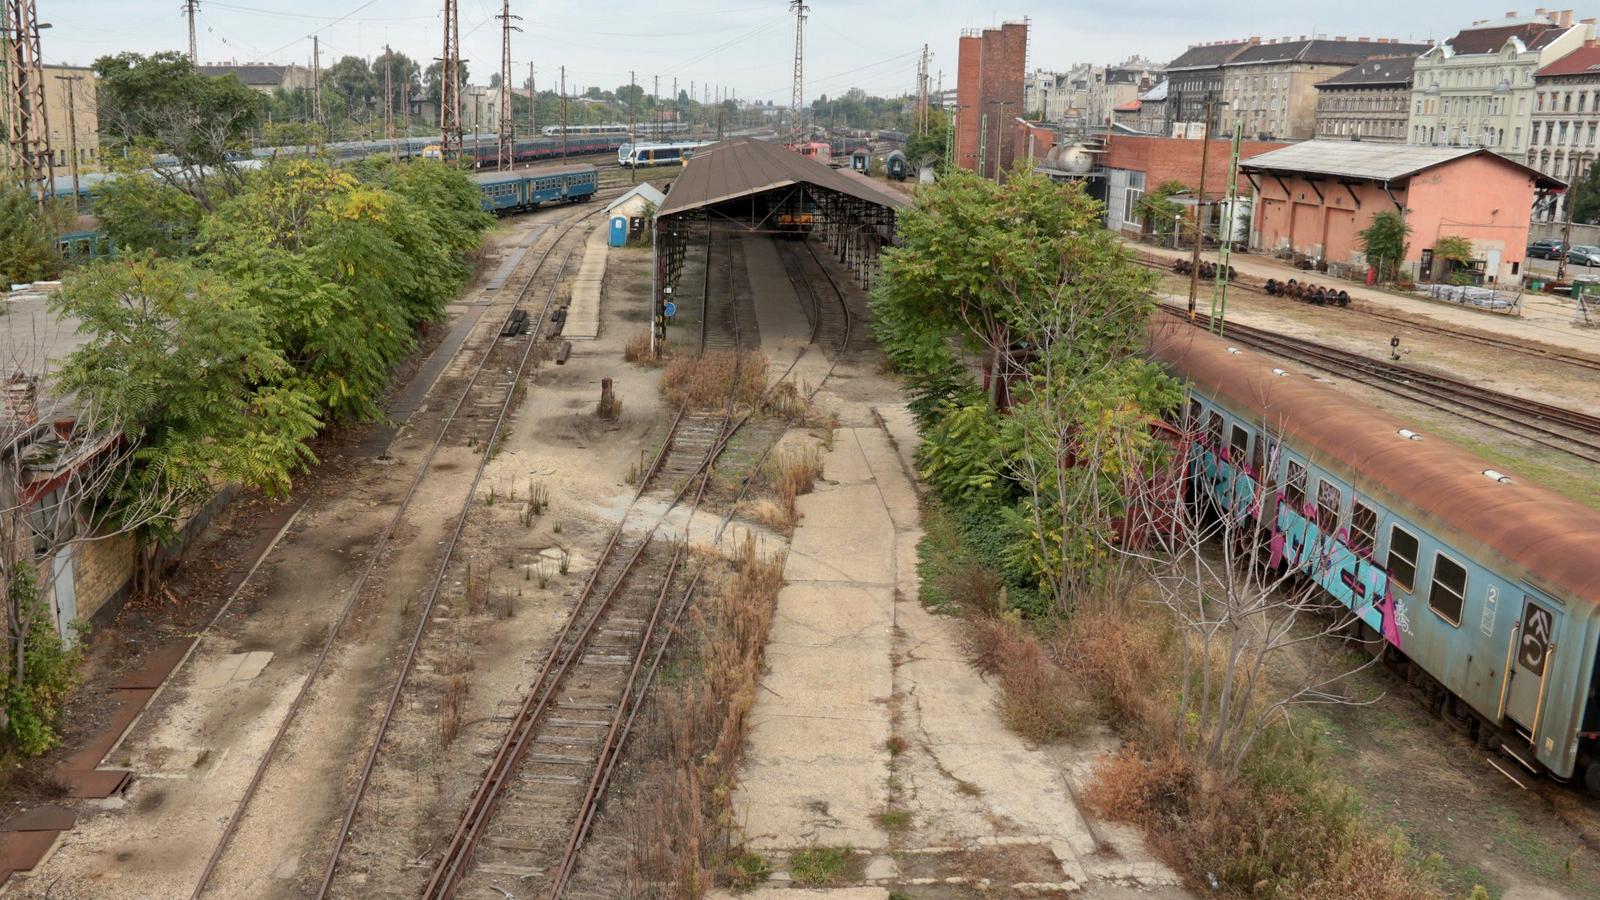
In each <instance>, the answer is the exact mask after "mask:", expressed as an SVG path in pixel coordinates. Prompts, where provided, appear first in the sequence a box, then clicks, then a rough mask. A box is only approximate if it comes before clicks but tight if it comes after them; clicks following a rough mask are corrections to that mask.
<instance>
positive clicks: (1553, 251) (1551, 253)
mask: <svg viewBox="0 0 1600 900" xmlns="http://www.w3.org/2000/svg"><path fill="white" fill-rule="evenodd" d="M1527 256H1528V258H1529V259H1560V258H1561V242H1560V241H1558V240H1553V239H1546V240H1542V241H1534V242H1533V243H1531V244H1529V245H1528V253H1527Z"/></svg>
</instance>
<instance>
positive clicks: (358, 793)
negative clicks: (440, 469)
mask: <svg viewBox="0 0 1600 900" xmlns="http://www.w3.org/2000/svg"><path fill="white" fill-rule="evenodd" d="M593 214H594V212H593V211H591V212H589V213H585V214H584V215H583V216H580V217H579V218H577V219H575V220H574V221H573V222H572V223H571V224H570V225H568V226H567V227H566V228H565V229H564V230H563V231H562V232H561V233H560V234H559V235H557V237H556V240H555V242H554V243H553V244H551V247H550V250H551V251H553V250H554V249H555V248H556V247H557V246H559V245H560V243H561V241H562V240H563V239H565V238H566V237H567V235H568V234H570V233H571V232H572V230H573V229H575V228H577V226H578V225H579V224H581V223H582V222H583V221H584V220H585V219H587V218H589V216H591V215H593ZM577 249H578V248H577V246H572V247H569V248H567V252H566V253H565V254H564V255H563V256H562V257H561V262H560V263H559V264H557V266H556V269H555V277H554V278H553V279H552V280H551V282H550V288H549V290H548V291H546V292H545V298H544V303H543V305H542V306H541V307H540V310H539V317H538V319H537V321H535V322H534V323H532V324H531V325H530V327H529V329H528V342H527V345H526V346H524V347H523V349H522V356H521V358H520V359H519V360H518V362H517V371H516V373H515V375H513V376H512V378H511V381H510V385H509V389H508V390H507V391H506V395H505V398H504V399H503V400H501V402H500V408H499V409H498V410H497V411H496V414H495V420H494V425H493V427H492V428H491V429H490V432H489V437H488V439H487V440H485V441H484V450H483V453H481V454H479V457H478V465H477V468H476V470H475V471H474V472H473V476H472V485H471V486H470V487H469V488H468V490H467V496H466V499H465V500H464V501H463V502H462V505H461V512H460V513H459V514H458V515H457V517H456V522H455V526H454V527H453V528H452V529H451V531H450V537H449V538H448V539H447V540H446V542H445V548H444V555H443V557H441V558H440V560H439V567H438V571H437V572H436V573H435V574H434V577H433V580H432V581H431V582H430V584H429V586H428V595H427V598H426V599H425V600H424V601H423V603H422V610H421V613H420V614H419V615H418V617H417V627H416V628H415V630H414V631H413V633H412V636H411V643H410V645H409V646H408V647H407V649H406V655H405V659H404V660H403V661H402V662H401V665H400V673H399V675H398V677H396V679H395V683H394V687H393V688H392V689H391V690H390V692H389V700H388V702H387V704H386V705H385V706H384V711H383V716H382V718H381V719H380V720H379V722H378V732H377V736H376V737H375V738H374V739H373V741H372V745H371V749H370V750H368V752H367V756H366V758H365V760H364V761H363V763H362V767H361V772H360V774H359V775H358V776H357V777H356V784H355V789H354V790H353V792H352V793H351V796H350V802H349V803H348V804H347V805H346V808H345V814H344V818H343V820H342V821H341V822H340V824H339V831H338V834H337V836H336V837H335V842H334V847H333V851H332V852H331V853H330V854H329V856H328V863H327V865H326V866H325V867H324V869H323V873H322V882H321V884H320V885H319V886H318V888H317V894H316V896H317V897H318V898H322V897H326V896H327V895H328V892H329V891H330V890H331V889H332V887H333V880H334V876H335V874H336V872H337V870H338V866H339V857H340V856H341V855H342V854H343V852H344V849H345V847H346V845H347V844H348V843H349V839H350V829H351V826H352V824H353V823H354V821H355V817H356V812H357V810H358V809H359V808H360V805H361V801H362V800H363V799H364V798H365V797H366V792H367V785H368V784H369V783H370V782H371V780H372V771H373V769H374V768H375V766H376V763H377V758H378V753H379V751H380V749H381V748H382V746H383V741H384V738H385V737H387V736H388V733H389V726H390V724H391V723H392V722H393V721H394V714H395V710H396V709H397V708H398V706H399V703H400V695H401V693H402V692H403V690H404V687H405V683H406V679H407V678H408V677H409V676H410V674H411V670H412V668H413V667H414V666H415V664H416V659H417V654H418V651H419V650H420V649H421V646H422V639H423V636H424V635H425V634H426V633H427V629H428V623H429V621H430V620H431V618H432V614H433V609H434V606H435V605H436V604H437V603H438V599H439V593H440V591H441V590H442V589H443V585H444V579H445V575H446V574H447V573H448V571H449V568H450V563H451V561H452V560H453V558H454V556H455V551H456V546H457V545H458V544H459V543H460V541H461V535H462V534H463V532H465V530H466V526H467V519H468V516H469V515H470V513H471V512H472V507H473V505H474V503H475V501H476V499H477V492H478V486H479V485H480V484H481V483H482V482H483V475H484V472H486V471H487V470H488V467H489V460H490V457H491V456H492V448H493V447H494V446H495V442H496V440H497V439H498V438H499V437H500V433H501V431H502V429H504V427H505V423H506V419H507V418H508V416H509V415H510V412H511V402H512V400H513V399H514V398H515V397H516V386H517V384H518V383H519V382H520V381H521V380H522V378H523V376H524V374H526V372H527V368H528V360H529V359H530V358H532V355H533V350H534V348H535V347H537V346H538V345H539V340H540V333H541V332H542V331H543V329H544V326H545V323H546V322H547V321H549V318H550V309H551V307H552V306H553V305H554V301H555V296H556V288H558V287H559V286H560V284H561V275H562V273H563V272H565V271H566V268H567V263H568V262H569V261H570V260H571V259H572V255H573V253H575V252H576V251H577ZM547 252H548V251H547ZM543 262H544V259H543V257H541V259H540V265H539V266H536V267H535V269H534V271H533V272H532V273H531V274H530V275H529V277H528V280H527V282H526V283H525V284H524V285H523V288H522V290H521V291H520V292H519V293H518V296H517V299H516V300H515V301H514V302H513V303H512V309H513V310H515V309H517V308H519V307H520V306H521V305H522V301H523V300H524V299H526V296H527V293H528V291H529V289H530V288H531V287H532V286H533V283H534V279H536V278H537V277H538V276H539V273H540V271H542V269H543ZM495 344H498V336H497V337H496V341H495ZM493 346H494V345H493V344H492V345H491V352H492V350H493ZM488 357H489V353H485V354H484V359H485V360H487V359H488ZM468 389H469V390H470V389H471V385H469V386H468ZM463 396H464V395H463ZM447 430H448V429H447ZM441 434H442V432H441Z"/></svg>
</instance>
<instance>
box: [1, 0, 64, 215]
mask: <svg viewBox="0 0 1600 900" xmlns="http://www.w3.org/2000/svg"><path fill="white" fill-rule="evenodd" d="M0 24H3V25H4V26H5V33H4V38H5V40H4V41H3V42H0V43H4V44H5V50H6V69H7V75H6V109H7V114H6V119H7V120H8V121H9V122H10V123H11V130H10V132H9V133H8V134H7V135H6V141H7V144H8V145H9V148H10V151H11V156H12V158H13V159H15V160H16V162H17V164H18V166H19V167H20V168H21V170H22V181H23V183H24V184H38V185H39V214H40V215H41V216H42V215H44V213H45V210H46V209H47V208H48V206H49V204H50V197H51V194H52V191H51V188H52V187H53V186H54V184H55V176H56V171H55V154H54V153H52V152H51V150H50V122H49V119H48V116H47V115H46V110H45V103H44V56H43V54H42V53H41V52H40V50H39V11H38V9H37V8H36V7H35V6H34V2H33V0H5V21H4V22H3V23H0Z"/></svg>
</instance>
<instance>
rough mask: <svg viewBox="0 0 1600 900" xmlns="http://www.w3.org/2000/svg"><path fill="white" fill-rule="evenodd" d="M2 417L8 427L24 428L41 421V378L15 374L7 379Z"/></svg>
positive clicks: (0, 405) (1, 408) (0, 401)
mask: <svg viewBox="0 0 1600 900" xmlns="http://www.w3.org/2000/svg"><path fill="white" fill-rule="evenodd" d="M0 417H3V418H4V420H5V424H7V425H11V426H18V427H23V428H26V427H28V426H30V425H32V424H34V423H35V422H37V421H39V376H37V375H24V374H22V373H21V372H14V373H12V375H11V377H10V378H7V379H6V383H5V397H4V399H3V400H0Z"/></svg>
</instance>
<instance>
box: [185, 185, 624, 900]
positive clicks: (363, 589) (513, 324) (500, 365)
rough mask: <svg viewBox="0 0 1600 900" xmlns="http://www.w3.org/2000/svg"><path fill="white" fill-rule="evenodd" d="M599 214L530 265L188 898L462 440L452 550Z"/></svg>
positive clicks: (198, 889) (212, 865)
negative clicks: (582, 236) (463, 466)
mask: <svg viewBox="0 0 1600 900" xmlns="http://www.w3.org/2000/svg"><path fill="white" fill-rule="evenodd" d="M597 211H598V210H597V209H592V210H590V211H588V212H585V213H582V214H579V215H575V216H573V217H572V218H571V219H570V220H569V221H567V222H565V223H564V227H563V228H562V229H561V230H560V231H559V232H558V233H557V234H556V235H555V237H554V239H553V240H551V241H550V242H549V243H548V244H547V245H546V246H545V247H544V249H543V251H542V252H541V253H540V255H539V256H538V258H537V260H536V261H535V262H534V264H533V268H532V271H531V273H530V274H529V276H528V278H527V279H526V281H525V282H524V283H523V285H522V288H521V289H520V290H519V292H518V293H517V296H516V298H515V299H514V300H513V301H512V302H511V303H510V304H509V306H508V307H507V308H506V309H505V310H504V315H503V317H502V319H501V321H500V325H499V326H498V331H497V335H496V336H495V337H494V339H493V340H492V341H491V343H490V345H489V347H488V348H487V349H486V350H485V352H483V353H482V354H481V355H479V356H478V358H477V359H476V360H475V362H474V363H473V364H472V366H471V369H470V374H469V375H467V376H466V378H465V379H464V383H463V384H462V386H461V388H460V391H459V393H458V394H457V395H456V397H455V400H454V402H453V404H452V405H451V407H450V409H449V411H448V412H447V413H446V415H445V417H444V419H443V422H442V423H441V424H440V425H439V428H438V431H437V434H436V435H435V436H434V438H433V440H432V442H431V443H429V444H428V447H427V450H426V451H425V453H424V454H423V457H422V459H421V461H420V462H419V463H418V466H417V469H416V472H415V473H414V475H413V476H412V478H411V479H410V481H409V482H408V484H407V486H406V490H405V493H404V495H403V496H402V497H401V499H400V501H399V502H398V503H397V504H396V505H395V509H394V512H393V514H392V515H391V517H390V518H389V520H388V522H387V523H386V525H385V527H384V528H383V530H382V531H381V532H380V533H379V535H378V537H377V539H376V540H375V541H374V543H373V546H372V549H371V552H370V554H369V555H368V557H367V562H366V563H365V564H364V565H363V566H362V567H361V569H360V571H359V572H358V573H357V575H356V578H355V580H354V581H353V583H352V584H351V586H350V587H349V588H348V589H347V590H346V592H345V596H344V602H343V604H342V606H341V609H340V612H339V614H338V616H337V617H336V618H335V620H334V621H333V623H332V625H331V626H330V627H329V629H328V633H327V635H326V636H325V638H324V640H323V642H322V644H321V646H320V649H319V651H318V653H317V655H316V657H315V658H314V660H313V662H312V664H311V668H310V670H309V671H308V673H307V675H306V677H305V679H304V680H303V681H302V682H301V685H300V687H299V689H298V690H297V692H296V694H295V696H294V698H293V700H292V701H291V702H290V705H289V707H288V710H287V712H286V713H285V715H284V717H283V720H282V721H281V723H280V724H279V726H278V728H277V729H276V730H275V732H274V734H273V737H272V739H271V741H270V743H269V744H268V746H267V749H266V752H265V753H264V754H263V756H262V758H261V760H260V762H259V763H258V764H257V766H256V768H255V770H254V771H253V773H252V775H251V778H250V781H249V782H248V784H247V785H246V788H245V792H244V794H243V796H242V797H241V798H240V800H239V803H238V804H237V806H236V807H235V808H234V811H233V813H232V814H231V815H230V817H229V819H228V821H227V823H226V824H225V825H224V827H223V831H222V833H221V835H220V836H219V838H218V840H217V843H216V845H215V847H214V848H213V850H212V853H211V855H210V857H209V858H208V859H207V861H206V864H205V866H204V868H203V869H202V870H201V873H200V876H199V878H198V880H197V881H196V884H195V887H194V890H193V892H192V894H191V896H192V897H194V898H199V897H202V896H204V895H205V894H206V891H207V889H208V887H209V886H210V884H211V881H212V878H213V876H214V875H215V873H216V870H217V867H218V865H219V864H220V863H221V861H222V859H223V858H224V855H225V854H226V853H227V851H228V848H229V846H230V844H231V842H232V840H233V837H234V835H235V834H236V833H237V832H238V829H239V826H240V823H241V822H242V821H243V820H244V818H245V816H246V815H247V814H248V810H249V808H250V805H251V803H252V801H253V800H254V799H255V797H256V794H257V792H258V790H259V789H260V787H261V783H262V781H263V779H264V778H265V776H266V774H267V772H268V770H269V768H270V767H271V766H272V765H273V763H274V762H275V761H276V759H277V754H278V751H279V749H280V748H281V747H282V745H283V743H284V740H285V738H286V737H287V735H288V734H289V732H290V731H291V730H292V729H293V728H294V727H295V726H296V725H297V723H298V719H299V712H300V710H301V708H302V707H303V706H304V704H305V702H306V699H307V697H308V696H309V695H310V693H311V692H312V690H313V688H314V687H315V686H316V685H317V684H318V681H319V678H320V676H321V675H322V674H323V672H324V670H325V667H326V664H327V660H328V657H329V656H330V654H331V653H332V651H333V649H334V647H335V645H336V644H337V642H338V638H339V636H340V634H341V632H342V631H343V630H344V628H345V625H346V624H347V622H348V621H349V619H350V617H351V614H352V612H353V611H354V610H355V609H356V608H357V607H358V606H359V605H360V603H361V600H362V599H363V598H364V597H365V596H367V594H368V591H367V587H368V583H369V582H370V581H371V580H372V579H373V576H374V573H375V572H376V571H377V570H378V567H379V565H380V563H381V562H382V561H383V560H384V558H385V552H386V551H387V550H388V549H389V547H390V544H391V542H392V541H393V539H394V537H395V534H396V532H397V531H398V530H399V529H400V527H401V525H402V523H403V522H404V521H405V519H406V516H407V513H408V512H410V510H411V507H412V504H413V501H414V499H415V498H416V496H417V494H418V491H419V488H420V487H421V486H422V484H423V481H424V479H425V478H426V477H427V475H428V474H429V472H430V470H431V467H432V465H433V462H434V460H435V458H436V457H437V456H438V454H439V452H440V450H441V448H443V447H445V446H447V445H454V444H456V443H462V442H464V443H466V444H467V445H468V446H475V447H480V448H482V449H481V451H480V453H479V457H480V462H479V465H478V469H477V473H476V475H475V477H474V479H473V482H472V487H473V489H472V490H471V491H469V492H468V494H467V499H466V500H465V501H464V505H463V508H462V511H461V514H460V516H459V518H458V521H457V524H456V528H455V530H454V532H453V537H452V539H451V541H452V543H451V547H452V548H453V546H454V541H455V540H456V539H457V538H459V535H460V532H461V528H462V525H463V524H464V523H465V520H466V514H467V512H468V510H469V509H470V506H471V503H472V498H473V494H474V493H475V491H476V488H477V485H478V483H479V481H480V480H481V478H482V474H483V469H484V467H485V466H486V465H487V462H488V459H489V455H490V450H491V448H492V447H493V446H494V444H495V439H496V438H497V437H498V435H499V433H500V430H501V428H502V426H503V425H504V422H505V419H506V416H507V413H508V411H509V409H510V408H511V406H512V405H513V399H514V397H515V395H516V388H517V385H518V384H519V383H520V382H521V378H522V375H523V374H524V373H525V372H526V370H527V367H528V364H529V361H530V360H531V359H532V358H533V354H534V352H535V350H536V348H537V347H538V345H539V339H540V337H541V333H542V331H543V329H544V327H545V325H546V323H547V322H548V320H549V318H550V311H551V306H552V305H553V301H554V298H555V295H556V287H557V286H558V284H559V283H560V276H561V272H562V271H563V270H564V269H565V267H566V264H567V261H568V260H569V259H570V257H571V255H572V253H573V252H574V251H575V250H576V249H577V248H578V247H580V246H582V243H581V242H573V241H568V240H567V239H568V237H569V236H570V235H571V234H572V233H573V232H574V230H575V229H577V228H578V226H579V225H580V224H581V223H583V222H584V221H585V220H587V219H589V218H590V217H591V216H593V215H594V214H595V212H597ZM564 242H565V243H566V247H565V250H564V252H562V254H561V255H560V256H559V264H558V265H557V267H556V268H555V269H554V270H553V271H552V270H547V269H546V265H547V263H548V262H549V260H550V259H551V258H552V256H554V255H555V254H556V252H557V251H558V250H561V249H562V247H563V243H564ZM546 283H548V288H547V290H545V292H544V296H543V300H542V305H541V306H540V307H539V308H538V309H536V310H534V311H533V312H532V313H531V314H530V313H529V311H528V310H526V309H523V307H522V304H523V303H524V301H525V300H527V299H528V297H529V296H530V295H533V294H535V293H536V291H535V288H536V287H542V286H544V285H545V284H546ZM509 364H514V368H510V367H509ZM508 369H509V371H510V372H511V374H510V376H509V377H505V376H506V373H507V371H508ZM495 373H498V374H500V375H501V376H502V377H501V379H500V380H495V381H492V382H490V381H487V380H486V378H485V376H486V375H490V374H495ZM484 392H487V393H488V395H489V397H490V398H491V399H490V400H488V401H485V400H484V399H483V394H484ZM474 398H476V399H474ZM469 400H472V401H473V403H472V405H471V406H469V405H468V404H469ZM485 405H489V406H492V407H493V408H494V409H495V414H494V415H492V416H490V415H485V414H484V412H483V408H484V406H485ZM448 559H449V553H448V552H446V554H445V563H442V564H441V572H442V571H443V566H444V565H445V564H447V563H448ZM439 588H440V584H439V580H438V579H436V580H435V582H434V584H433V585H432V586H431V588H430V596H429V599H428V601H427V602H426V603H425V604H424V608H423V612H422V613H421V615H420V616H419V621H418V625H417V632H418V634H419V635H420V634H421V632H422V630H423V629H424V628H425V627H426V623H427V619H428V616H427V612H428V611H430V610H431V606H432V602H433V600H434V599H436V598H437V596H438V592H439ZM415 647H416V644H415V642H414V643H413V647H412V655H410V656H408V658H407V662H406V666H407V667H409V665H410V663H411V661H412V660H413V659H414V653H415ZM403 673H404V669H403V670H402V676H401V678H402V679H403V677H404V675H403ZM396 693H398V686H397V688H396ZM393 704H394V701H393V699H392V698H391V701H390V714H392V708H393ZM367 772H368V773H370V760H369V763H368V766H367ZM363 777H365V776H363ZM359 801H360V793H359V791H358V792H357V794H356V795H355V796H354V798H353V800H352V808H353V807H354V806H355V804H357V803H359ZM348 824H349V819H348V818H347V819H346V822H345V826H346V827H345V828H342V829H341V831H340V838H339V841H340V846H341V847H342V846H343V840H344V837H345V835H347V834H348ZM325 892H326V888H325V887H324V893H325Z"/></svg>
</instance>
